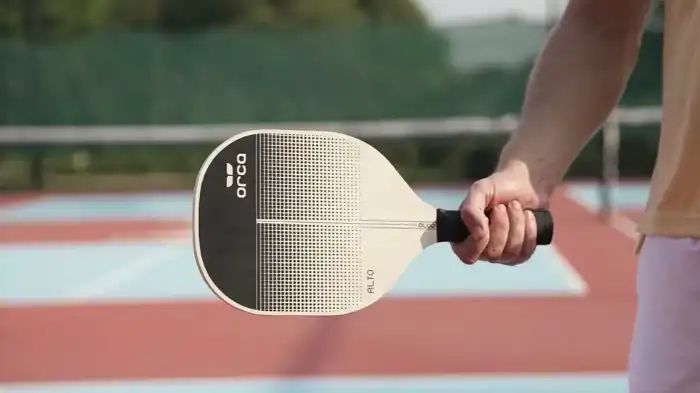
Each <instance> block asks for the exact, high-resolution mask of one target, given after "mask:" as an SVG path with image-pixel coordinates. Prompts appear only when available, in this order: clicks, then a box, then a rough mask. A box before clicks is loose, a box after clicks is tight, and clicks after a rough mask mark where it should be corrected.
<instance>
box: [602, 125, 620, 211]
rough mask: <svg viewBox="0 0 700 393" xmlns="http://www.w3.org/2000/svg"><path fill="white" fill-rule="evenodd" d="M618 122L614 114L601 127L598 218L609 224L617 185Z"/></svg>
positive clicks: (618, 172) (618, 174) (613, 209)
mask: <svg viewBox="0 0 700 393" xmlns="http://www.w3.org/2000/svg"><path fill="white" fill-rule="evenodd" d="M619 153H620V122H619V121H618V119H617V116H615V115H614V114H613V115H612V116H611V117H610V118H609V119H608V121H607V122H606V123H605V125H604V126H603V181H602V183H603V184H602V186H601V187H600V193H601V195H600V197H601V204H600V216H601V218H602V219H603V220H604V221H606V222H607V223H611V221H612V219H613V217H614V215H615V213H616V211H615V190H616V189H617V186H618V184H619V179H620V166H619Z"/></svg>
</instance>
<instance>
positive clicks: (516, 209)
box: [452, 163, 549, 265]
mask: <svg viewBox="0 0 700 393" xmlns="http://www.w3.org/2000/svg"><path fill="white" fill-rule="evenodd" d="M548 200H549V191H548V190H537V189H536V187H535V186H534V185H533V184H532V182H531V180H530V177H529V174H528V171H527V168H526V167H525V166H524V165H523V164H521V163H516V164H513V165H510V166H508V167H505V168H503V169H501V170H499V171H497V172H496V173H494V174H493V175H491V176H489V177H487V178H485V179H481V180H479V181H477V182H475V183H474V184H472V186H471V188H470V190H469V194H468V195H467V197H466V198H465V199H464V202H462V205H461V206H460V212H461V213H462V220H463V221H464V223H465V224H466V226H467V228H469V232H470V236H469V237H467V239H466V240H465V242H464V243H460V244H453V245H452V248H453V250H454V252H455V254H456V255H457V256H458V257H459V259H460V260H462V261H463V262H464V263H467V264H473V263H475V262H476V261H477V260H484V261H490V262H495V263H501V264H506V265H517V264H519V263H522V262H524V261H526V260H528V259H529V258H530V257H531V256H532V254H533V253H534V252H535V248H536V246H537V223H536V222H535V216H534V214H533V213H532V212H531V211H530V210H529V209H536V208H544V207H546V206H547V203H548Z"/></svg>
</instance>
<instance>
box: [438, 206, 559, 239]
mask: <svg viewBox="0 0 700 393" xmlns="http://www.w3.org/2000/svg"><path fill="white" fill-rule="evenodd" d="M532 212H533V213H534V214H535V221H536V222H537V244H538V245H547V244H550V243H551V242H552V237H553V236H554V219H553V218H552V213H550V212H549V210H544V209H536V210H532ZM487 215H488V214H487ZM435 230H436V231H437V241H438V242H450V243H461V242H463V241H464V239H466V238H467V237H469V229H467V226H466V225H464V221H462V216H461V215H460V213H459V210H443V209H437V219H436V220H435Z"/></svg>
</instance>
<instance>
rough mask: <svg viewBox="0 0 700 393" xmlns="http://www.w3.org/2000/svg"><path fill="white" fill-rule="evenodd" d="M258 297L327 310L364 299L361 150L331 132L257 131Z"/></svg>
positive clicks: (265, 303) (268, 303)
mask: <svg viewBox="0 0 700 393" xmlns="http://www.w3.org/2000/svg"><path fill="white" fill-rule="evenodd" d="M259 143H260V167H259V176H260V183H259V184H260V190H259V198H260V200H259V219H263V220H270V221H269V222H265V223H261V224H259V225H260V232H259V233H260V239H259V250H260V290H261V293H260V295H261V296H260V299H261V310H262V311H267V312H304V313H319V314H322V313H329V312H341V311H344V310H349V309H353V308H357V307H358V306H359V305H360V304H361V302H362V297H363V282H364V281H363V279H364V276H363V269H362V229H361V228H360V226H359V220H360V217H361V198H360V196H361V191H360V181H361V180H360V147H359V146H358V145H357V144H356V143H354V142H353V141H350V140H347V139H345V138H342V137H339V136H334V135H319V134H307V133H301V132H298V133H296V132H285V133H275V134H262V135H260V142H259Z"/></svg>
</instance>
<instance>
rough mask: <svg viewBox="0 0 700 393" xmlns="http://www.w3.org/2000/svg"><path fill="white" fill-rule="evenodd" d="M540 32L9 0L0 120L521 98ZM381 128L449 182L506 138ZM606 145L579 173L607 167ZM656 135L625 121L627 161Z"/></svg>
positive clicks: (220, 2) (150, 163)
mask: <svg viewBox="0 0 700 393" xmlns="http://www.w3.org/2000/svg"><path fill="white" fill-rule="evenodd" d="M498 32H501V33H502V34H500V33H498ZM543 34H544V29H543V28H542V27H541V26H537V25H519V24H517V23H515V22H513V21H508V20H506V21H501V22H494V23H492V24H490V25H480V26H471V25H464V26H450V27H446V28H441V29H437V28H434V27H431V26H429V25H428V23H427V20H426V18H425V16H424V15H423V14H422V13H421V12H420V10H419V8H417V7H416V6H415V4H413V2H411V1H410V0H332V1H330V0H236V1H232V0H202V1H196V2H195V1H191V0H61V1H57V0H0V66H1V67H2V71H3V72H2V73H0V124H5V125H17V124H34V125H79V124H96V125H108V124H128V125H141V124H211V123H231V122H243V123H254V122H293V121H302V122H307V121H342V120H374V119H397V118H436V117H449V116H464V115H487V116H498V115H503V114H507V113H517V112H518V111H519V109H520V105H521V102H522V98H523V95H524V91H525V86H526V83H527V77H528V75H529V72H530V68H531V66H532V61H533V57H534V55H535V51H536V47H537V42H538V41H540V40H541V39H542V37H543ZM487 38H488V40H487ZM499 39H500V41H499ZM491 40H495V41H491ZM504 40H505V41H508V45H505V46H503V47H501V46H499V44H498V42H503V41H504ZM661 45H662V35H661V33H660V32H655V31H649V32H647V33H646V37H645V40H644V45H643V50H642V54H641V56H640V59H639V62H638V65H637V69H636V71H635V73H634V75H633V76H632V78H631V80H630V84H629V88H628V91H627V94H625V96H624V97H623V104H624V105H658V103H659V100H660V85H661V72H660V70H661V62H660V58H661V56H660V53H661ZM479 47H481V48H482V49H483V50H479V51H477V50H476V49H475V48H479ZM508 48H510V49H508ZM499 50H500V52H499ZM489 59H491V60H489ZM203 132H204V131H203ZM628 141H629V142H628ZM370 142H372V143H373V144H375V145H376V146H378V148H379V149H380V150H381V151H382V152H383V153H385V154H386V155H387V156H388V157H389V158H390V160H392V162H394V163H395V164H396V165H397V166H398V167H399V168H400V170H401V171H402V173H403V174H404V175H405V176H406V177H407V178H408V179H410V180H415V181H419V180H421V181H425V180H432V181H440V180H442V181H448V180H454V179H464V178H474V177H479V176H483V175H486V174H488V173H489V171H491V170H492V168H493V164H494V163H495V161H496V159H497V156H498V153H499V150H500V148H501V147H502V145H503V143H505V139H504V138H501V137H477V136H470V137H459V138H451V139H431V138H424V139H415V140H400V141H397V140H391V141H388V140H372V141H370ZM597 144H599V140H598V139H595V140H593V141H592V142H591V144H590V145H589V146H588V147H587V149H586V150H585V151H584V152H583V153H582V155H581V157H580V159H579V160H578V161H577V162H576V163H575V164H574V166H573V167H572V168H571V171H570V175H572V176H587V177H590V176H595V175H597V174H598V173H599V171H600V148H599V146H598V145H597ZM628 146H633V147H632V148H629V147H628ZM210 148H211V146H205V147H202V146H196V147H192V146H191V147H187V146H182V147H177V148H159V149H153V148H145V147H129V148H127V147H124V146H119V147H116V146H111V147H102V148H96V147H95V148H90V151H91V153H92V154H91V157H92V161H91V166H90V168H89V171H92V172H95V173H143V172H187V173H189V174H192V173H193V172H195V171H196V169H197V167H198V166H199V165H200V164H201V161H202V160H203V159H204V157H205V156H206V153H207V152H208V149H210ZM80 149H82V148H80ZM625 149H627V150H625ZM655 150H656V140H655V139H654V138H650V137H645V138H640V137H637V136H636V134H635V135H629V136H625V140H624V142H623V162H622V170H623V174H631V175H635V176H636V175H644V174H648V173H649V172H650V168H651V167H652V165H653V161H654V157H655ZM75 151H76V148H70V149H67V150H66V149H59V150H55V149H52V150H50V151H45V152H44V153H45V154H46V157H48V160H47V161H46V170H47V171H50V172H53V173H70V172H74V171H75V168H74V167H73V163H72V161H71V160H72V157H73V156H74V153H75ZM14 153H16V154H19V155H20V156H23V157H30V156H35V155H36V154H37V152H36V151H29V152H21V153H17V152H14ZM14 153H13V154H14ZM625 160H626V161H625Z"/></svg>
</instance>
